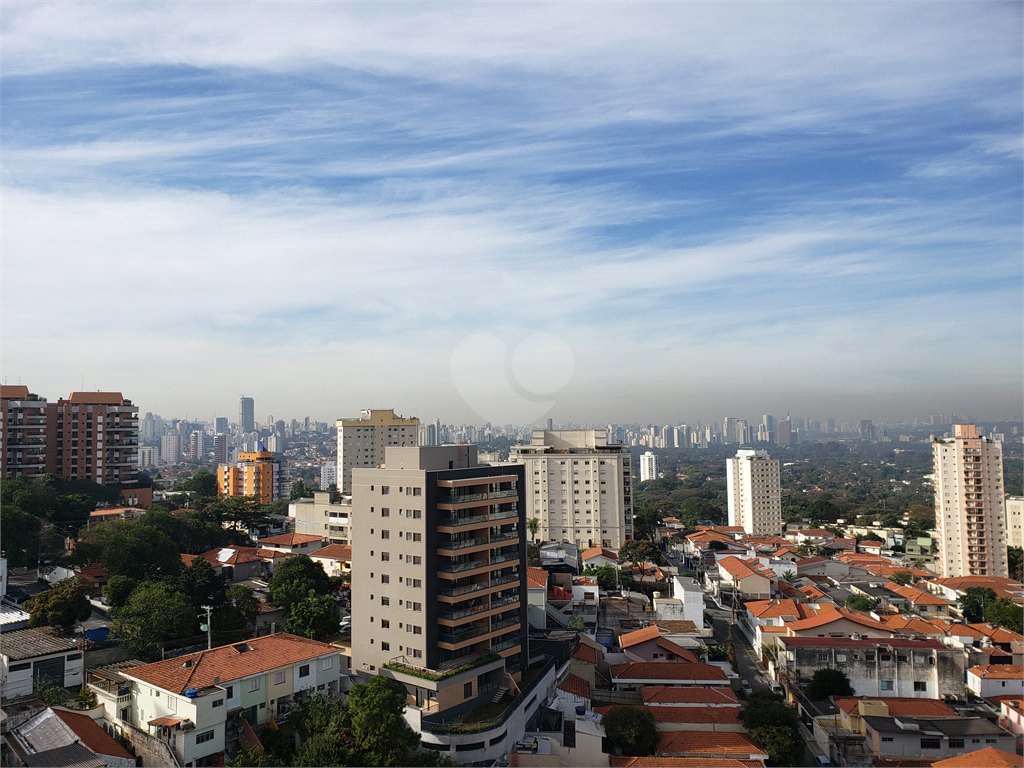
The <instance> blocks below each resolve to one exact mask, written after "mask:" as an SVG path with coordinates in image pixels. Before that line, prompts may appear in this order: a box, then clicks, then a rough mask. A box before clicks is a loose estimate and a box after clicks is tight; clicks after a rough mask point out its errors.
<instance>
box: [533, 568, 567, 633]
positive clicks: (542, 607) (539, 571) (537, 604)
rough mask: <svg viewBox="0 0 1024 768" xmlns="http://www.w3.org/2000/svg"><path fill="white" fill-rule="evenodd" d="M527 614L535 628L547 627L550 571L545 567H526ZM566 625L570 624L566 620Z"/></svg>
mask: <svg viewBox="0 0 1024 768" xmlns="http://www.w3.org/2000/svg"><path fill="white" fill-rule="evenodd" d="M526 593H527V595H526V599H527V604H528V606H529V607H528V609H527V615H528V617H529V622H530V626H531V627H533V628H534V629H547V626H548V600H547V595H548V572H547V571H545V570H544V569H543V568H534V567H532V566H531V567H528V568H527V569H526ZM556 613H557V612H556ZM564 626H568V621H567V620H566V622H565V624H564Z"/></svg>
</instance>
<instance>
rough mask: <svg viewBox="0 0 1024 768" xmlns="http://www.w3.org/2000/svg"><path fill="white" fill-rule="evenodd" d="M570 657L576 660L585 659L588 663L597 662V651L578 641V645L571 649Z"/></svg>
mask: <svg viewBox="0 0 1024 768" xmlns="http://www.w3.org/2000/svg"><path fill="white" fill-rule="evenodd" d="M572 658H574V659H576V660H577V661H585V662H587V663H588V664H597V651H596V650H594V649H593V648H591V647H590V646H589V645H586V644H584V643H580V647H579V648H577V649H576V650H575V651H573V654H572Z"/></svg>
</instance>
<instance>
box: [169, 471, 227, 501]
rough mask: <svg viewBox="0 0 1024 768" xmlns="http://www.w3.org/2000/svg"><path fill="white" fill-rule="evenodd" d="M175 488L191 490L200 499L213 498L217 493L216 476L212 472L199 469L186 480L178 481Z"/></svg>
mask: <svg viewBox="0 0 1024 768" xmlns="http://www.w3.org/2000/svg"><path fill="white" fill-rule="evenodd" d="M176 490H179V491H192V492H193V493H195V495H196V496H198V497H199V498H201V499H206V498H213V497H215V496H216V495H217V492H218V488H217V476H216V475H215V474H213V473H212V472H207V471H206V470H205V469H201V470H199V471H198V472H196V473H195V474H194V475H192V477H190V478H188V479H187V480H182V481H181V482H180V483H178V487H177V488H176Z"/></svg>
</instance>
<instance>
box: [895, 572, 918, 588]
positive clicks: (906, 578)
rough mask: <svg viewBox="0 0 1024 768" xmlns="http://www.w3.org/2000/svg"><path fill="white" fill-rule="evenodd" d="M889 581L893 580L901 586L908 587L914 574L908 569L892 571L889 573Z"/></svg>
mask: <svg viewBox="0 0 1024 768" xmlns="http://www.w3.org/2000/svg"><path fill="white" fill-rule="evenodd" d="M889 581H895V582H896V583H897V584H899V585H900V586H901V587H909V586H910V585H911V584H913V583H914V574H912V573H911V572H910V571H894V572H893V573H892V574H890V576H889Z"/></svg>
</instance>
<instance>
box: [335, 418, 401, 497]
mask: <svg viewBox="0 0 1024 768" xmlns="http://www.w3.org/2000/svg"><path fill="white" fill-rule="evenodd" d="M419 426H420V420H419V419H417V418H410V419H403V418H402V417H401V416H396V415H395V411H394V409H392V408H389V409H387V410H383V409H381V410H373V409H368V410H364V411H362V413H361V414H360V415H359V418H358V419H338V422H337V427H338V480H337V482H338V484H339V490H340V491H341V492H342V493H351V490H352V468H353V467H377V466H380V464H381V463H382V462H383V461H384V449H385V448H386V447H387V446H389V445H394V446H400V447H401V446H406V447H409V446H415V445H416V444H417V441H418V440H419Z"/></svg>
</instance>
